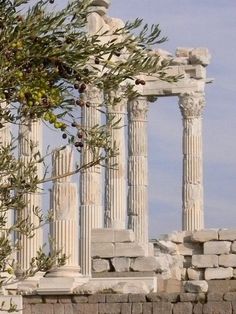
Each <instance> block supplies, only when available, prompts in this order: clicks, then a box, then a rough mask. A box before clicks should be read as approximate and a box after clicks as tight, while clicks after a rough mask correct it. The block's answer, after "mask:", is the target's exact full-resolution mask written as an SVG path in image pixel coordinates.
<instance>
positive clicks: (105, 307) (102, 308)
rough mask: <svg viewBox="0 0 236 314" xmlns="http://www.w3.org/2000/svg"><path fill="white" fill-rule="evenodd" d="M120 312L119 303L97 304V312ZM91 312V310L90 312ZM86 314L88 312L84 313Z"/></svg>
mask: <svg viewBox="0 0 236 314" xmlns="http://www.w3.org/2000/svg"><path fill="white" fill-rule="evenodd" d="M120 312H121V304H120V303H100V304H98V313H99V314H118V313H120ZM91 313H93V312H91ZM86 314H88V313H86Z"/></svg>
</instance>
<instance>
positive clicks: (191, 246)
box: [178, 243, 202, 256]
mask: <svg viewBox="0 0 236 314" xmlns="http://www.w3.org/2000/svg"><path fill="white" fill-rule="evenodd" d="M178 253H179V254H181V255H184V256H192V255H194V254H202V247H201V245H200V244H198V243H183V244H178Z"/></svg>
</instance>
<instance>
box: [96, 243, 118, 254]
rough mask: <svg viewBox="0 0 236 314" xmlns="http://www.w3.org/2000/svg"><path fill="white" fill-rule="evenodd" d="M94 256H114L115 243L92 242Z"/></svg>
mask: <svg viewBox="0 0 236 314" xmlns="http://www.w3.org/2000/svg"><path fill="white" fill-rule="evenodd" d="M91 254H92V257H104V258H108V257H114V254H115V251H114V245H113V244H112V243H92V248H91Z"/></svg>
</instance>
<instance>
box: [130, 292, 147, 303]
mask: <svg viewBox="0 0 236 314" xmlns="http://www.w3.org/2000/svg"><path fill="white" fill-rule="evenodd" d="M129 302H131V303H135V302H136V303H140V302H146V295H145V294H144V293H135V294H132V293H131V294H130V295H129Z"/></svg>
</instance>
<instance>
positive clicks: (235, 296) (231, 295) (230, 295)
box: [224, 292, 236, 301]
mask: <svg viewBox="0 0 236 314" xmlns="http://www.w3.org/2000/svg"><path fill="white" fill-rule="evenodd" d="M224 300H225V301H236V292H226V293H225V294H224Z"/></svg>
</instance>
